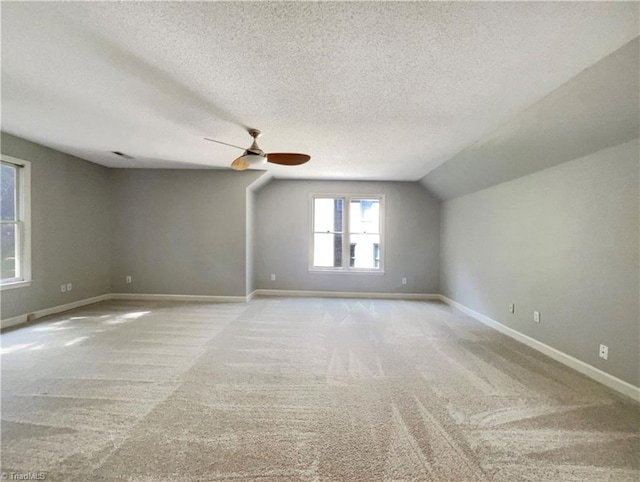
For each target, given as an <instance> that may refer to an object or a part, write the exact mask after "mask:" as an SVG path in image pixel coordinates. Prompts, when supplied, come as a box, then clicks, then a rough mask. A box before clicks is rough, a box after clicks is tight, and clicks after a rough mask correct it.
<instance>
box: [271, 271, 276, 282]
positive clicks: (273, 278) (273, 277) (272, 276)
mask: <svg viewBox="0 0 640 482" xmlns="http://www.w3.org/2000/svg"><path fill="white" fill-rule="evenodd" d="M275 280H276V275H275V274H273V273H271V281H275Z"/></svg>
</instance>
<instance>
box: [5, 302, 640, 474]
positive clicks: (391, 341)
mask: <svg viewBox="0 0 640 482" xmlns="http://www.w3.org/2000/svg"><path fill="white" fill-rule="evenodd" d="M1 342H2V353H3V355H2V357H1V361H2V386H1V394H2V408H1V409H2V412H1V414H2V447H1V448H2V452H1V455H2V461H1V463H2V465H1V470H2V471H3V472H4V473H5V474H7V475H6V477H8V478H9V477H11V473H12V472H13V473H16V474H25V473H31V474H36V475H38V474H39V473H45V475H46V480H77V481H112V480H135V481H160V480H162V481H169V480H171V481H192V480H201V481H206V480H260V481H276V480H278V481H281V480H282V481H285V480H294V481H295V480H335V481H343V480H361V481H376V480H425V481H426V480H433V481H455V482H459V481H484V480H487V481H508V482H515V481H524V480H526V481H535V480H537V481H581V482H582V481H601V480H609V481H635V482H637V481H638V480H640V407H639V406H638V405H637V404H634V403H633V402H631V401H629V400H627V399H624V398H622V397H619V396H617V395H616V394H615V393H614V392H612V391H610V390H609V389H607V388H605V387H603V386H601V385H599V384H597V383H595V382H593V381H591V380H589V379H587V378H585V377H583V376H582V375H580V374H578V373H576V372H574V371H572V370H570V369H568V368H566V367H564V366H562V365H560V364H558V363H556V362H554V361H553V360H551V359H549V358H546V357H545V356H543V355H541V354H539V353H537V352H535V351H533V350H531V349H529V348H527V347H525V346H523V345H520V344H518V343H516V342H514V341H512V340H510V339H508V338H506V337H504V336H503V335H500V334H499V333H497V332H495V331H493V330H491V329H489V328H487V327H485V326H483V325H481V324H480V323H478V322H476V321H475V320H472V319H470V318H468V317H466V316H464V315H462V314H460V313H459V312H457V311H455V310H452V309H450V308H448V307H447V306H445V305H443V304H440V303H437V302H411V301H371V300H338V299H284V298H282V299H279V298H264V299H254V300H253V301H251V302H250V303H248V304H204V303H180V302H175V303H168V302H145V303H142V302H122V301H120V302H105V303H99V304H95V305H91V306H88V307H85V308H82V309H79V310H75V311H73V312H68V313H64V314H62V315H58V316H56V317H51V318H49V319H47V320H45V321H43V322H40V323H37V324H33V325H31V326H27V327H23V328H19V329H16V330H12V331H9V332H6V333H4V334H2V336H1ZM9 480H11V479H9Z"/></svg>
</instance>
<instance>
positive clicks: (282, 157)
mask: <svg viewBox="0 0 640 482" xmlns="http://www.w3.org/2000/svg"><path fill="white" fill-rule="evenodd" d="M309 159H311V156H308V155H307V154H294V153H291V152H270V153H269V154H267V161H268V162H270V163H272V164H280V165H282V166H299V165H300V164H304V163H305V162H309Z"/></svg>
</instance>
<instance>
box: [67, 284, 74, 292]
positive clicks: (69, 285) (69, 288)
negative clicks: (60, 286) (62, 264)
mask: <svg viewBox="0 0 640 482" xmlns="http://www.w3.org/2000/svg"><path fill="white" fill-rule="evenodd" d="M72 289H73V284H72V283H67V291H71V290H72Z"/></svg>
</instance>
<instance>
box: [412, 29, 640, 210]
mask: <svg viewBox="0 0 640 482" xmlns="http://www.w3.org/2000/svg"><path fill="white" fill-rule="evenodd" d="M639 135H640V39H639V38H638V37H636V38H635V39H634V40H632V41H631V42H629V43H628V44H627V45H625V46H623V47H622V48H620V49H619V50H617V51H616V52H614V53H612V54H611V55H609V56H608V57H606V58H605V59H603V60H602V61H600V62H598V63H597V64H596V65H594V66H593V67H591V68H589V69H587V70H585V71H584V72H582V73H581V74H579V75H578V76H576V77H574V78H573V79H571V80H570V81H569V82H567V83H566V84H564V85H563V86H562V87H560V88H559V89H557V90H555V91H553V92H552V93H551V94H549V95H548V96H547V97H545V98H544V99H542V100H540V101H539V102H537V103H536V104H534V105H533V106H531V107H530V108H528V109H526V110H525V111H524V112H522V113H521V114H520V115H518V116H516V117H515V118H514V119H512V120H511V121H510V122H508V123H507V124H505V125H504V126H502V127H500V128H498V129H497V130H496V131H494V132H493V133H491V134H490V135H488V136H486V137H485V138H483V139H482V140H481V141H479V142H477V143H475V144H473V145H472V146H470V147H468V148H466V149H464V150H463V151H462V152H460V153H459V154H457V155H456V156H454V157H453V158H452V159H450V160H449V161H447V162H445V163H444V164H442V165H441V166H440V167H438V168H436V169H434V170H433V171H431V172H430V173H429V174H427V175H426V176H424V177H423V178H422V179H421V180H420V182H421V183H422V184H423V185H424V186H425V187H426V188H427V189H428V190H429V191H430V192H431V193H432V194H434V195H436V196H437V197H438V198H440V199H442V200H446V199H451V198H455V197H458V196H462V195H465V194H469V193H471V192H475V191H479V190H480V189H484V188H487V187H490V186H493V185H495V184H499V183H501V182H506V181H510V180H512V179H516V178H518V177H521V176H525V175H527V174H531V173H533V172H536V171H539V170H542V169H545V168H547V167H551V166H555V165H556V164H560V163H562V162H566V161H570V160H572V159H577V158H579V157H582V156H586V155H587V154H591V153H593V152H596V151H599V150H602V149H605V148H607V147H610V146H615V145H617V144H621V143H623V142H627V141H630V140H632V139H635V138H637V137H638V136H639Z"/></svg>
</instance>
